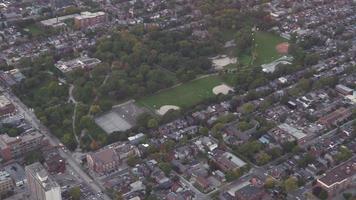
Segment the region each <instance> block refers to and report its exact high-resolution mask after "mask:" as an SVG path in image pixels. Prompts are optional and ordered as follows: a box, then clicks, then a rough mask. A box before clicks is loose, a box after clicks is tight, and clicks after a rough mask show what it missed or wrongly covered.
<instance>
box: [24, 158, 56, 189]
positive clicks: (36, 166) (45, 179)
mask: <svg viewBox="0 0 356 200" xmlns="http://www.w3.org/2000/svg"><path fill="white" fill-rule="evenodd" d="M26 171H28V172H29V173H30V174H31V175H32V177H33V178H34V179H35V180H36V181H37V182H39V183H40V184H41V186H42V187H43V188H44V189H45V190H46V191H48V190H51V189H52V188H55V187H59V185H58V183H57V182H55V181H54V180H53V179H52V178H51V177H50V176H49V175H48V172H47V170H46V169H45V168H44V167H43V165H42V164H41V163H39V162H35V163H33V164H31V165H28V166H26Z"/></svg>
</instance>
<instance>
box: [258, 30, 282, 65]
mask: <svg viewBox="0 0 356 200" xmlns="http://www.w3.org/2000/svg"><path fill="white" fill-rule="evenodd" d="M255 42H256V43H255V44H256V45H255V48H254V50H253V51H254V53H255V54H256V59H255V60H254V64H257V65H261V64H265V63H270V62H272V61H274V60H276V59H278V58H280V57H281V55H280V54H279V53H278V52H277V50H276V46H277V45H278V44H280V43H282V42H286V40H285V39H284V38H282V37H280V36H278V35H275V34H273V33H268V32H256V33H255Z"/></svg>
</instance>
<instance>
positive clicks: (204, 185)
mask: <svg viewBox="0 0 356 200" xmlns="http://www.w3.org/2000/svg"><path fill="white" fill-rule="evenodd" d="M195 185H197V186H198V187H199V188H200V189H202V190H203V191H204V192H207V191H209V190H210V183H209V180H208V179H206V178H205V177H203V176H198V177H197V178H196V179H195Z"/></svg>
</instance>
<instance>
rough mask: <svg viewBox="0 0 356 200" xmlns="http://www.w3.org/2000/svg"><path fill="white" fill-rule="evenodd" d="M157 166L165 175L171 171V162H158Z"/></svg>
mask: <svg viewBox="0 0 356 200" xmlns="http://www.w3.org/2000/svg"><path fill="white" fill-rule="evenodd" d="M158 166H159V168H161V170H162V171H163V172H164V174H166V175H167V176H168V175H169V173H170V172H171V171H172V166H171V164H169V163H167V162H161V163H159V164H158Z"/></svg>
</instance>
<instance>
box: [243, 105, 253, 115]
mask: <svg viewBox="0 0 356 200" xmlns="http://www.w3.org/2000/svg"><path fill="white" fill-rule="evenodd" d="M241 110H242V113H244V114H250V113H252V112H253V111H255V105H253V104H252V103H245V104H243V105H242V107H241Z"/></svg>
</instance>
